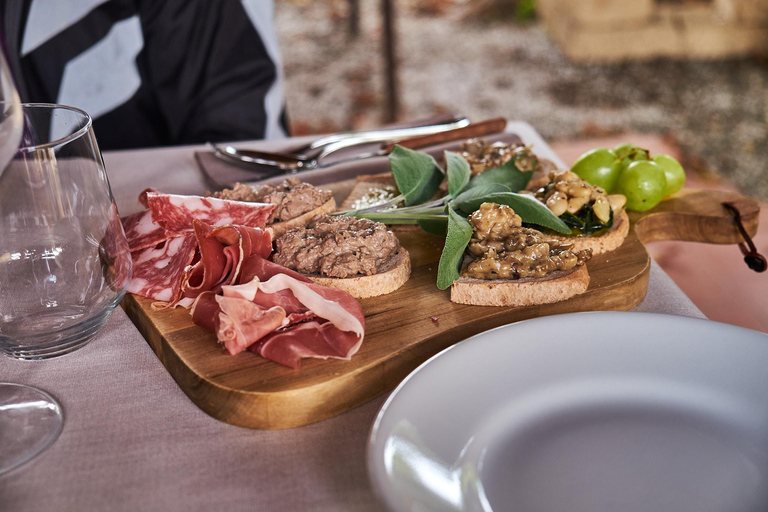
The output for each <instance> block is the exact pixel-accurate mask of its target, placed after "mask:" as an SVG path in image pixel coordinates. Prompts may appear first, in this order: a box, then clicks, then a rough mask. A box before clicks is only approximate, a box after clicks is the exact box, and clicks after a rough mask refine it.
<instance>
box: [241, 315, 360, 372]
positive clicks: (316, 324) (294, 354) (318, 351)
mask: <svg viewBox="0 0 768 512" xmlns="http://www.w3.org/2000/svg"><path fill="white" fill-rule="evenodd" d="M361 343H362V338H361V337H360V336H358V335H357V334H356V333H354V332H351V331H349V332H344V331H341V330H339V329H338V328H337V327H336V326H334V325H333V324H332V323H331V322H323V321H318V320H313V321H310V322H305V323H301V324H298V325H296V326H294V327H292V328H290V329H285V330H280V331H276V332H274V333H272V334H270V335H269V336H266V337H265V338H264V339H263V340H262V341H261V342H259V343H256V344H254V345H251V346H250V347H249V349H248V350H250V351H252V352H256V353H258V354H259V355H261V356H262V357H264V358H266V359H270V360H272V361H275V362H276V363H280V364H282V365H285V366H290V367H291V368H299V367H300V366H301V359H302V358H305V357H312V358H319V359H328V358H333V359H349V358H350V357H352V355H353V354H354V353H355V352H357V349H358V348H359V347H360V344H361Z"/></svg>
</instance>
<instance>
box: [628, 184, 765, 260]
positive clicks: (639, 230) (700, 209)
mask: <svg viewBox="0 0 768 512" xmlns="http://www.w3.org/2000/svg"><path fill="white" fill-rule="evenodd" d="M734 212H737V214H735V213H734ZM628 213H629V219H630V222H631V223H632V226H633V229H634V230H635V233H636V234H637V236H638V238H639V239H640V241H641V242H643V243H644V244H646V243H649V242H658V241H662V240H679V241H684V242H704V243H710V244H739V245H740V246H742V252H743V253H744V255H745V261H746V262H747V265H749V266H750V268H752V269H753V270H755V271H757V272H762V271H764V270H765V268H766V267H767V265H766V262H765V258H764V257H763V256H761V255H760V254H758V253H757V249H756V247H755V245H754V243H752V239H751V237H753V236H755V233H757V226H758V222H759V217H760V204H759V203H758V202H757V201H755V200H754V199H752V198H749V197H746V196H743V195H740V194H737V193H734V192H725V191H721V190H700V189H686V188H684V189H683V190H681V191H680V192H678V193H677V194H675V195H673V196H672V197H670V198H669V199H666V200H664V201H662V202H661V203H659V205H658V206H656V207H655V208H653V209H651V210H648V211H645V212H628ZM744 244H746V246H745V245H744ZM761 268H762V270H761Z"/></svg>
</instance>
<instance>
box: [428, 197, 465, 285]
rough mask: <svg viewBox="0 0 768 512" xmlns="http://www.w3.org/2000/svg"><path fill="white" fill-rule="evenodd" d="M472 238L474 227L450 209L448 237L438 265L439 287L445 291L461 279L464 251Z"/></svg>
mask: <svg viewBox="0 0 768 512" xmlns="http://www.w3.org/2000/svg"><path fill="white" fill-rule="evenodd" d="M471 238H472V225H471V224H470V223H469V221H468V220H467V219H465V218H464V217H462V216H461V215H459V214H458V213H456V212H455V211H453V208H448V236H446V238H445V247H444V248H443V253H442V254H441V255H440V263H438V265H437V287H438V288H439V289H441V290H445V289H446V288H448V287H450V286H451V285H452V284H453V282H454V281H456V280H457V279H458V278H459V267H460V266H461V261H462V260H463V259H464V250H465V249H466V248H467V245H468V244H469V240H470V239H471Z"/></svg>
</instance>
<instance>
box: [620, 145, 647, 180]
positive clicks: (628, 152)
mask: <svg viewBox="0 0 768 512" xmlns="http://www.w3.org/2000/svg"><path fill="white" fill-rule="evenodd" d="M613 152H614V154H615V155H616V156H617V157H618V159H619V160H621V166H620V168H619V173H623V172H624V171H626V170H627V167H629V165H630V164H631V163H632V162H640V161H643V160H650V159H651V154H650V152H649V151H648V150H647V149H643V148H641V147H640V146H635V145H634V144H629V143H625V144H620V145H618V146H616V147H615V148H613Z"/></svg>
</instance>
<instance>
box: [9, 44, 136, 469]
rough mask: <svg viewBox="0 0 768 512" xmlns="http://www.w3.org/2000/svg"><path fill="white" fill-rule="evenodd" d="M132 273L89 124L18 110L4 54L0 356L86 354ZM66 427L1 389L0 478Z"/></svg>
mask: <svg viewBox="0 0 768 512" xmlns="http://www.w3.org/2000/svg"><path fill="white" fill-rule="evenodd" d="M22 133H23V135H24V137H23V143H22V144H21V146H20V144H19V142H20V139H21V138H22ZM130 273H131V259H130V254H129V252H128V244H127V242H126V239H125V234H124V232H123V229H122V226H121V224H120V219H119V217H118V213H117V208H116V207H115V204H114V201H113V199H112V194H111V191H110V189H109V183H108V181H107V176H106V173H105V171H104V164H103V161H102V159H101V154H100V153H99V150H98V147H97V145H96V139H95V137H94V135H93V130H92V127H91V119H90V117H89V116H88V115H87V114H86V113H85V112H82V111H80V110H77V109H73V108H70V107H64V106H59V105H39V104H38V105H34V104H33V105H24V106H23V107H22V105H21V103H20V101H19V97H18V93H17V92H16V89H15V87H14V85H13V81H12V79H11V75H10V73H9V71H8V65H7V63H6V61H5V59H4V56H3V55H2V52H0V352H3V353H4V354H6V355H8V356H11V357H14V358H17V359H45V358H49V357H55V356H59V355H63V354H66V353H69V352H71V351H73V350H75V349H77V348H79V347H81V346H83V345H84V344H85V343H87V342H88V341H89V340H90V339H91V337H92V336H93V335H94V334H95V333H96V332H97V331H98V329H99V328H101V326H103V324H104V322H106V319H107V317H108V316H109V314H110V312H111V311H112V310H113V309H114V307H115V306H116V305H117V303H118V302H119V301H120V299H121V298H122V296H123V294H124V293H125V290H126V288H127V286H128V280H129V279H130ZM20 364H29V363H20ZM63 421H64V419H63V413H62V408H61V406H60V404H59V403H58V402H57V401H56V400H55V399H54V398H53V397H52V396H51V395H49V394H48V393H46V392H44V391H42V390H39V389H36V388H33V387H30V386H25V385H21V384H14V383H7V382H6V383H0V475H2V474H4V473H6V472H8V471H10V470H12V469H14V468H16V467H18V466H20V465H21V464H23V463H25V462H27V461H29V460H31V459H32V458H33V457H35V456H36V455H37V454H39V453H40V452H42V451H43V450H45V449H46V448H47V447H48V446H50V444H51V443H52V442H53V441H54V440H55V439H56V438H57V437H58V435H59V433H60V432H61V429H62V426H63Z"/></svg>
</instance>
